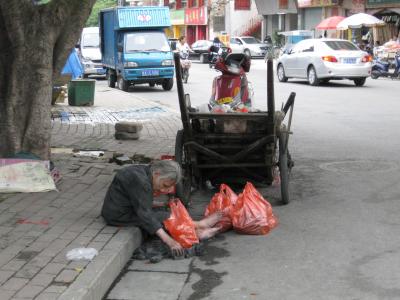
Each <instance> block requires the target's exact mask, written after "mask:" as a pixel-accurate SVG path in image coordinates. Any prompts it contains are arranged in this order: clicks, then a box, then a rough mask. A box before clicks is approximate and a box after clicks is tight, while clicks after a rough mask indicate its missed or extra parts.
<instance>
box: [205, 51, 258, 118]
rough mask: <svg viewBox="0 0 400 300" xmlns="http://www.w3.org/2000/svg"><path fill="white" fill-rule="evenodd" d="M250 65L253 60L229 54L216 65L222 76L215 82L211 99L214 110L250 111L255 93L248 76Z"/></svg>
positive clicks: (241, 55) (241, 54)
mask: <svg viewBox="0 0 400 300" xmlns="http://www.w3.org/2000/svg"><path fill="white" fill-rule="evenodd" d="M250 64H251V58H250V57H249V56H247V55H246V54H243V53H231V54H228V55H226V56H225V57H221V58H220V59H219V60H218V61H217V62H216V63H215V69H216V70H218V71H220V72H222V75H219V76H218V77H216V78H214V81H213V85H212V94H211V98H210V105H211V108H212V110H214V111H215V110H216V109H217V110H218V109H222V110H225V109H228V110H232V111H248V108H250V106H251V97H252V93H253V92H252V89H251V88H250V87H249V82H248V80H247V76H246V72H249V71H250Z"/></svg>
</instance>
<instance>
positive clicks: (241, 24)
mask: <svg viewBox="0 0 400 300" xmlns="http://www.w3.org/2000/svg"><path fill="white" fill-rule="evenodd" d="M224 13H225V33H226V34H227V35H229V36H247V35H251V36H254V37H257V38H261V23H262V16H261V15H260V14H259V13H258V10H257V7H256V3H255V1H254V0H234V1H230V2H228V3H227V4H226V5H225V9H224ZM214 32H215V28H214Z"/></svg>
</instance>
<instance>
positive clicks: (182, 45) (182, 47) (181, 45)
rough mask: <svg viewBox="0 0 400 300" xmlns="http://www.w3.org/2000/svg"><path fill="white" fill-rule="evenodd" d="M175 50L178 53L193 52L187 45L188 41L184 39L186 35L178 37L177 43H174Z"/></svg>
mask: <svg viewBox="0 0 400 300" xmlns="http://www.w3.org/2000/svg"><path fill="white" fill-rule="evenodd" d="M176 50H177V51H178V52H179V53H180V54H182V53H190V52H193V50H192V49H191V48H190V47H189V45H188V43H187V41H186V36H184V35H182V36H181V37H180V38H179V39H178V43H177V44H176Z"/></svg>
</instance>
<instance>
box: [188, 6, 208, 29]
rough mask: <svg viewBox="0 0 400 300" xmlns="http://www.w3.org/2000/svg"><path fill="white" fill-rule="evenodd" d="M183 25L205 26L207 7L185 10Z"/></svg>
mask: <svg viewBox="0 0 400 300" xmlns="http://www.w3.org/2000/svg"><path fill="white" fill-rule="evenodd" d="M185 25H207V7H205V6H202V7H192V8H186V9H185Z"/></svg>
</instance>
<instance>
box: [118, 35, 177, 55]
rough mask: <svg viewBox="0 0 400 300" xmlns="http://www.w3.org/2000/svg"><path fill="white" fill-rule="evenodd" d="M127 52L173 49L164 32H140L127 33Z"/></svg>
mask: <svg viewBox="0 0 400 300" xmlns="http://www.w3.org/2000/svg"><path fill="white" fill-rule="evenodd" d="M125 51H126V52H141V51H143V52H147V51H149V52H151V51H171V48H170V46H169V44H168V41H167V38H166V37H165V35H164V33H162V32H140V33H129V34H127V35H126V42H125Z"/></svg>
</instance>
